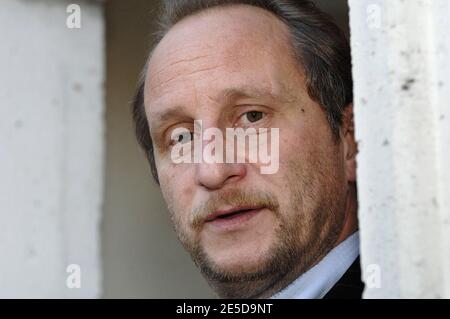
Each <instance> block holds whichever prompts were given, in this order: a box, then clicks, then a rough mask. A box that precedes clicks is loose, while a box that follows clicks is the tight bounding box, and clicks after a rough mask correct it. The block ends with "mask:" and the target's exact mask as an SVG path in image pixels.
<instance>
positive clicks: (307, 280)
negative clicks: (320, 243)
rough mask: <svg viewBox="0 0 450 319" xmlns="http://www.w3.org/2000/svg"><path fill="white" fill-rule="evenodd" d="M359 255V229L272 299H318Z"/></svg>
mask: <svg viewBox="0 0 450 319" xmlns="http://www.w3.org/2000/svg"><path fill="white" fill-rule="evenodd" d="M358 255H359V231H356V232H355V233H353V234H352V235H351V236H349V237H348V238H347V239H345V240H344V241H343V242H342V243H340V244H339V245H338V246H336V247H335V248H333V249H332V250H331V251H330V252H329V253H328V254H327V255H326V256H325V257H324V258H323V259H322V260H321V261H320V262H319V263H318V264H316V265H315V266H314V267H312V268H310V269H309V270H308V271H307V272H305V273H303V274H302V275H301V276H300V277H298V278H297V279H296V280H295V281H293V282H292V283H291V284H290V285H289V286H287V287H286V288H285V289H283V290H282V291H280V292H278V293H277V294H275V295H274V296H272V298H273V299H318V298H323V296H325V295H326V294H327V292H328V291H329V290H330V289H331V288H333V286H334V285H335V284H336V283H337V282H338V281H339V279H340V278H341V277H342V276H343V275H344V274H345V272H346V271H347V269H348V268H350V266H351V265H352V264H353V262H354V261H355V260H356V258H358Z"/></svg>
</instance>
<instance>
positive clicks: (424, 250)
mask: <svg viewBox="0 0 450 319" xmlns="http://www.w3.org/2000/svg"><path fill="white" fill-rule="evenodd" d="M349 4H350V26H351V35H352V41H351V44H352V51H353V52H352V53H353V64H354V68H353V74H354V88H355V116H356V135H357V139H358V143H359V150H360V153H359V156H358V191H359V221H360V228H361V260H362V265H363V272H364V274H363V275H364V277H365V281H366V285H367V288H366V291H365V294H364V295H365V297H366V298H378V297H383V298H437V297H446V298H449V297H450V290H449V289H450V196H449V195H450V193H449V190H450V161H449V157H450V112H449V107H450V81H449V78H448V76H449V74H450V63H449V60H450V37H449V35H448V32H449V30H450V19H449V16H450V2H449V1H448V0H408V1H400V0H350V1H349ZM378 271H379V273H378V274H379V275H380V277H379V278H380V279H381V280H380V285H379V286H378V285H377V283H376V276H377V272H378ZM374 276H375V277H374ZM373 279H375V280H373ZM372 284H375V285H372Z"/></svg>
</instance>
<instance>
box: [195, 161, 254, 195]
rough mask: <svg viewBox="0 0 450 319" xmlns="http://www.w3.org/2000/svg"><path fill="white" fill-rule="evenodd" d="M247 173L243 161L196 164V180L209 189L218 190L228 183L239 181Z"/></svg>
mask: <svg viewBox="0 0 450 319" xmlns="http://www.w3.org/2000/svg"><path fill="white" fill-rule="evenodd" d="M245 174H246V167H245V164H243V163H214V164H209V163H199V164H196V182H197V184H198V185H200V186H202V187H204V188H206V189H208V190H217V189H220V188H222V187H224V186H225V185H226V184H228V183H232V182H237V181H239V180H241V179H243V178H244V177H245Z"/></svg>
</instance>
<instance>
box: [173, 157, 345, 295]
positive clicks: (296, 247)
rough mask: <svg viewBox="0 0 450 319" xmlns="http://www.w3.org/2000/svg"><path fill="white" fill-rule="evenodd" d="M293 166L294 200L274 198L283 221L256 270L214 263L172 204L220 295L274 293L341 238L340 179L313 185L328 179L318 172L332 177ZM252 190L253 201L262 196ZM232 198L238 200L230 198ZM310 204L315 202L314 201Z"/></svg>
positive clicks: (179, 229) (182, 234)
mask: <svg viewBox="0 0 450 319" xmlns="http://www.w3.org/2000/svg"><path fill="white" fill-rule="evenodd" d="M316 164H317V165H319V163H316ZM327 164H329V163H321V164H320V165H319V166H323V167H320V169H321V170H323V169H325V168H326V167H327ZM289 166H290V171H292V172H297V173H295V174H292V175H291V177H290V178H289V185H291V186H292V187H291V189H292V192H291V196H290V201H289V203H291V205H290V207H286V208H283V207H281V206H279V205H278V202H275V203H273V206H272V207H271V211H272V213H274V214H275V216H276V217H277V220H278V221H279V224H278V225H277V226H275V227H276V229H275V239H274V240H273V242H272V244H271V247H270V248H269V249H268V250H267V253H266V255H267V256H266V257H265V258H264V261H263V262H262V263H261V265H259V266H258V267H257V269H254V270H253V271H243V272H240V273H237V272H236V271H234V272H231V271H229V270H227V269H224V268H223V267H221V266H220V265H218V264H217V263H215V262H214V260H212V259H211V258H210V256H209V255H208V253H207V252H206V251H205V249H204V247H203V246H202V244H201V242H200V240H199V238H198V236H196V237H195V238H191V237H190V236H189V235H188V233H187V232H186V231H185V230H184V228H183V224H182V222H181V221H180V220H179V219H178V218H177V217H176V216H177V215H176V214H174V212H173V210H172V209H170V208H169V210H170V211H171V218H172V222H173V225H174V228H175V231H176V233H177V235H178V238H179V240H180V241H181V243H182V244H183V246H184V247H185V249H186V250H187V251H188V252H189V253H190V255H191V257H192V259H193V261H194V263H195V264H196V266H197V267H198V268H199V269H200V271H201V273H202V275H203V276H204V277H205V279H206V280H207V281H208V283H209V284H210V285H211V287H212V288H213V289H214V290H215V292H216V293H217V295H218V296H219V297H221V298H267V297H270V296H272V295H273V294H275V293H276V292H278V291H280V290H282V289H283V288H285V287H286V286H288V285H289V283H291V282H292V281H294V280H295V279H296V278H297V277H298V276H300V275H301V274H303V273H304V272H306V271H307V270H308V269H310V268H311V267H312V266H314V265H315V264H316V263H317V262H318V261H320V260H321V259H322V258H323V257H324V256H325V255H326V254H327V253H328V252H329V251H330V250H331V249H332V248H333V246H334V244H335V242H336V241H337V239H338V237H339V234H340V232H341V230H342V228H343V224H344V215H345V214H344V213H343V211H344V210H345V196H340V195H339V194H338V193H339V192H336V187H339V186H338V183H337V182H336V178H335V179H334V180H333V181H329V183H328V184H326V186H325V187H324V188H323V187H322V188H319V189H318V188H315V187H314V186H317V184H318V183H319V184H322V183H323V180H322V181H321V180H320V178H317V177H318V176H319V177H320V176H322V177H323V176H327V174H329V172H323V171H320V170H319V171H318V172H316V174H314V175H315V176H311V174H310V175H308V176H305V175H304V174H303V173H301V172H302V170H301V169H300V167H299V166H300V165H298V164H296V163H290V165H289ZM316 168H317V167H316ZM328 168H329V167H328ZM328 176H329V175H328ZM299 181H303V182H302V183H300V182H299ZM308 183H309V186H310V188H309V189H316V190H317V189H318V191H317V192H316V193H311V192H308V191H307V187H308V186H307V185H308ZM237 192H238V193H239V194H238V193H235V195H236V196H237V197H239V198H240V201H245V200H246V194H245V193H243V192H240V191H237ZM251 194H252V195H251V196H249V198H248V199H249V201H250V202H252V201H255V200H256V198H255V196H257V195H255V193H251ZM260 198H261V199H263V198H264V200H265V201H266V202H267V200H268V199H271V200H272V201H276V198H274V197H273V195H270V194H267V193H266V194H260ZM229 202H233V200H232V199H231V198H230V199H229ZM307 203H309V204H307ZM311 203H314V204H313V205H311V206H309V205H310V204H311ZM283 210H284V211H283ZM286 210H288V211H289V213H288V212H286Z"/></svg>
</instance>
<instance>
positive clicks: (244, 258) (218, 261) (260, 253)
mask: <svg viewBox="0 0 450 319" xmlns="http://www.w3.org/2000/svg"><path fill="white" fill-rule="evenodd" d="M245 246H247V245H244V247H243V246H241V247H237V248H236V249H234V250H233V249H227V250H225V251H224V250H222V251H217V250H212V251H208V250H207V251H206V254H207V256H208V259H209V261H210V262H211V264H212V265H213V268H214V269H215V270H216V271H218V272H221V273H224V274H228V275H230V276H239V275H246V274H253V273H257V272H260V271H261V269H263V268H264V265H265V264H266V263H267V261H268V256H269V249H268V247H265V248H263V247H260V246H259V247H257V248H256V247H254V246H252V245H248V247H245Z"/></svg>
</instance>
